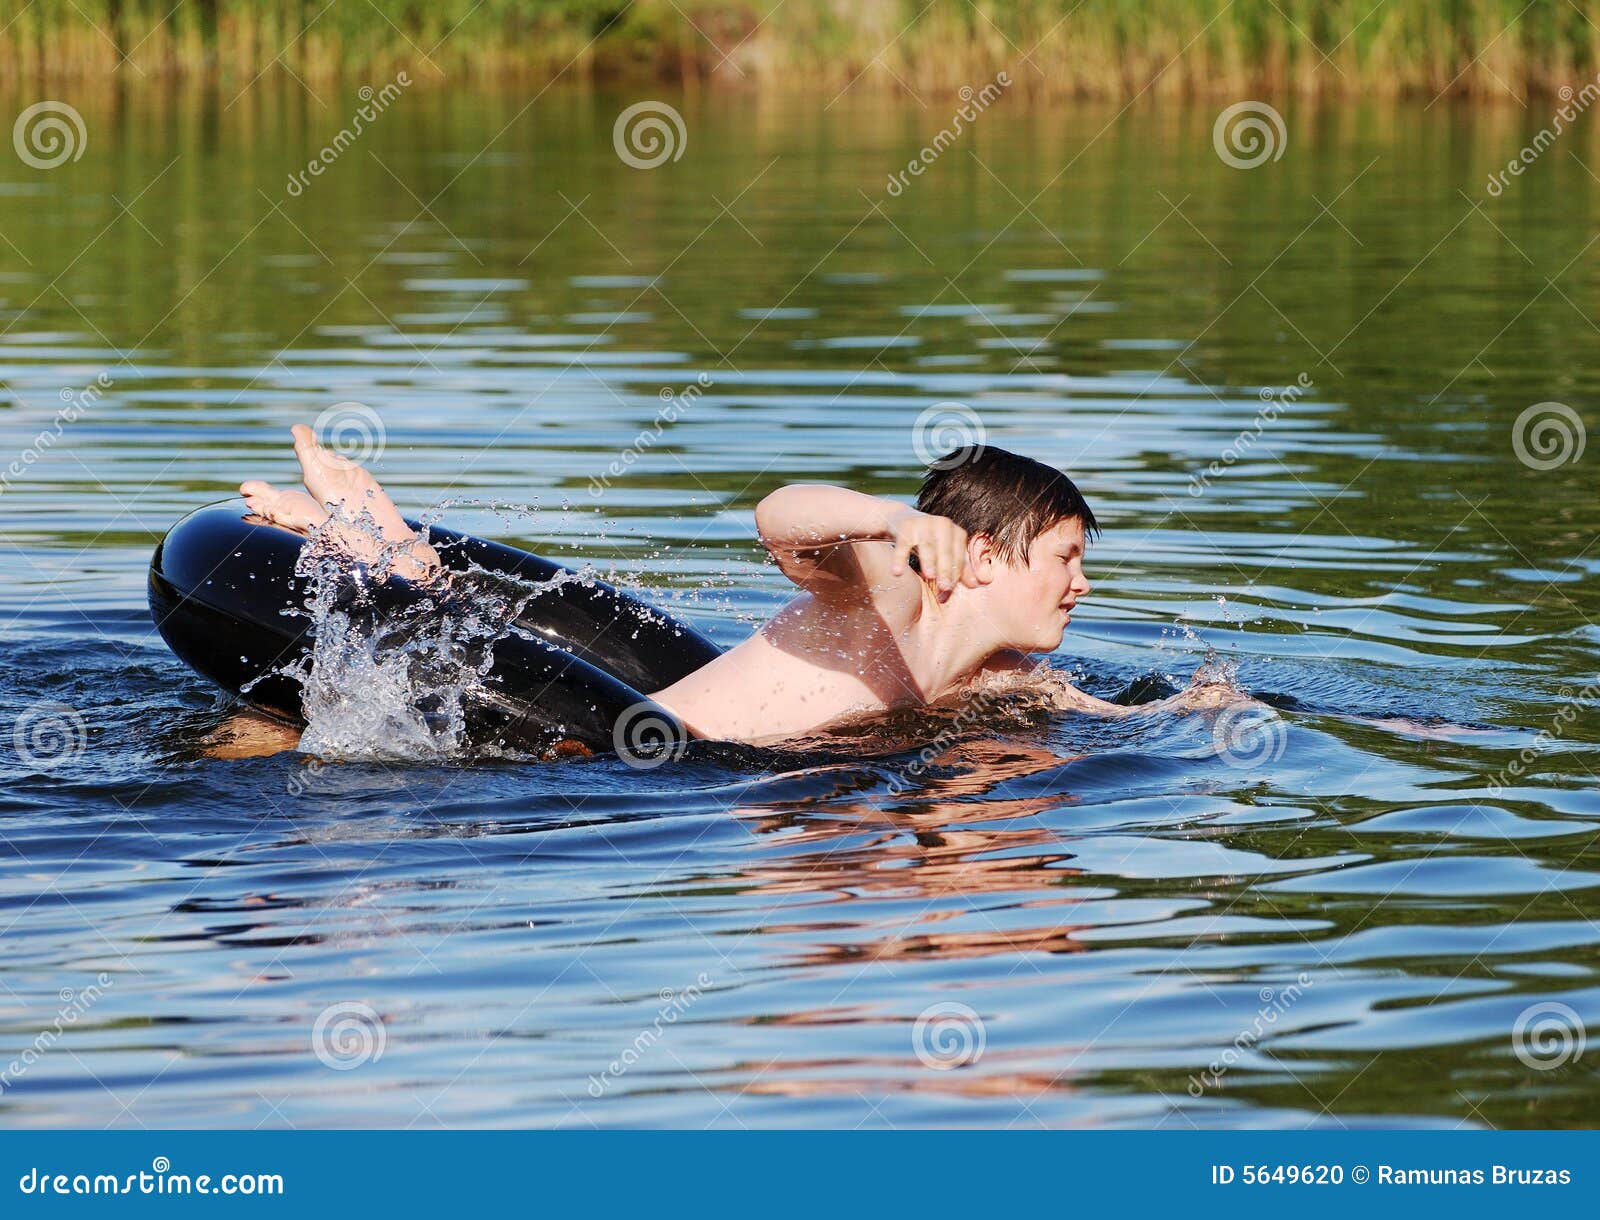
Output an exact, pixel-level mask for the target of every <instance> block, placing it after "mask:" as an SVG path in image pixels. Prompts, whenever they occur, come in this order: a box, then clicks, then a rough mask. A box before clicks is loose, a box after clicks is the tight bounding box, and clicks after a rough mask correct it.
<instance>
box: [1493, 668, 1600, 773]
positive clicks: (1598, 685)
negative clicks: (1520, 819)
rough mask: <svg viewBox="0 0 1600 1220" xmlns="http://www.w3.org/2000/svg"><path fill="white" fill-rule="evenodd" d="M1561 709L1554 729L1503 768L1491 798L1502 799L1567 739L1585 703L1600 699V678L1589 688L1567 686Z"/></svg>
mask: <svg viewBox="0 0 1600 1220" xmlns="http://www.w3.org/2000/svg"><path fill="white" fill-rule="evenodd" d="M1560 694H1561V706H1560V707H1558V708H1557V709H1556V714H1555V717H1554V720H1553V723H1552V726H1551V727H1550V728H1548V729H1540V730H1539V732H1538V734H1537V735H1536V736H1535V737H1534V739H1533V741H1532V743H1530V744H1529V745H1525V746H1523V747H1522V749H1521V750H1519V751H1518V752H1517V756H1516V757H1515V758H1513V759H1512V760H1511V761H1510V762H1509V763H1508V764H1507V765H1506V766H1504V767H1502V768H1501V769H1500V770H1499V771H1498V772H1496V773H1495V775H1494V776H1493V777H1491V778H1490V780H1489V783H1488V791H1489V795H1490V796H1491V797H1495V798H1496V799H1498V798H1499V796H1500V794H1501V793H1502V792H1504V791H1505V790H1506V786H1507V785H1508V784H1510V783H1511V782H1512V781H1514V780H1518V779H1521V778H1522V777H1523V775H1525V774H1526V773H1527V770H1528V767H1529V765H1530V764H1531V763H1532V762H1533V761H1534V759H1536V758H1538V757H1539V755H1541V754H1543V753H1544V752H1545V751H1546V750H1548V749H1549V748H1550V747H1551V746H1552V745H1553V744H1554V743H1555V742H1556V741H1558V740H1559V739H1560V738H1561V737H1562V736H1563V735H1565V733H1566V731H1567V729H1568V727H1569V726H1570V725H1571V724H1572V722H1573V721H1574V720H1576V719H1577V718H1578V714H1579V712H1580V711H1581V710H1582V705H1583V704H1584V703H1593V702H1594V700H1595V699H1596V698H1600V678H1597V679H1596V680H1595V681H1593V682H1590V683H1589V684H1588V685H1586V686H1582V687H1579V688H1578V689H1577V690H1574V689H1573V688H1572V687H1570V686H1563V687H1562V688H1561V691H1560Z"/></svg>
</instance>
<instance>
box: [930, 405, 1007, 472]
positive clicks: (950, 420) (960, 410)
mask: <svg viewBox="0 0 1600 1220" xmlns="http://www.w3.org/2000/svg"><path fill="white" fill-rule="evenodd" d="M988 439H989V433H988V429H986V428H985V427H984V426H983V420H982V419H980V418H979V417H978V413H977V412H976V411H974V410H973V409H972V408H971V407H969V406H967V405H966V403H961V402H936V403H934V404H933V405H932V406H931V407H927V408H925V409H924V410H923V411H922V413H921V414H920V415H918V416H917V419H916V422H915V423H913V424H912V425H911V451H912V452H913V453H915V454H916V455H917V461H919V462H921V463H922V464H923V465H925V466H928V467H931V468H932V469H934V470H949V469H952V468H953V467H956V466H960V465H963V464H964V463H966V462H970V461H972V460H973V459H974V458H976V457H977V456H978V455H979V454H980V453H982V452H983V447H984V445H986V444H987V443H988Z"/></svg>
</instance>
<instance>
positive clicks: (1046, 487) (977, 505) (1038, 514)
mask: <svg viewBox="0 0 1600 1220" xmlns="http://www.w3.org/2000/svg"><path fill="white" fill-rule="evenodd" d="M917 509H918V511H920V512H925V513H932V514H934V515H935V516H939V517H949V518H950V520H952V521H954V522H955V523H956V524H957V525H959V526H960V527H961V528H962V529H964V530H966V531H967V533H968V534H987V535H989V537H990V538H991V539H992V540H993V542H994V547H995V551H996V553H997V554H998V555H999V556H1000V558H1001V559H1003V560H1005V561H1007V562H1009V563H1025V562H1026V561H1027V558H1028V548H1029V547H1030V546H1031V545H1033V540H1034V539H1035V538H1037V537H1038V536H1039V535H1040V534H1042V533H1044V531H1045V530H1047V529H1049V528H1050V527H1051V526H1053V525H1054V524H1055V523H1056V522H1057V521H1061V520H1063V519H1070V518H1076V519H1077V520H1079V521H1081V522H1083V533H1084V537H1085V538H1093V537H1095V536H1096V535H1098V534H1099V532H1100V523H1099V522H1098V521H1096V520H1095V519H1094V510H1092V509H1091V508H1090V507H1089V503H1088V501H1087V500H1085V499H1084V498H1083V493H1082V492H1081V491H1079V490H1078V488H1077V485H1076V484H1074V483H1073V481H1072V480H1071V479H1069V478H1067V476H1066V475H1064V474H1062V473H1061V472H1060V471H1059V470H1057V469H1056V468H1055V467H1054V466H1046V465H1045V464H1044V463H1043V462H1036V461H1034V460H1033V459H1032V458H1027V457H1023V456H1022V455H1021V454H1017V453H1010V452H1008V451H1006V450H1004V449H997V448H996V447H995V446H993V445H963V446H961V447H960V448H958V449H953V450H951V451H950V452H949V453H947V454H945V456H944V457H942V458H940V459H938V460H937V461H936V462H934V463H933V464H932V465H930V466H929V467H928V473H927V474H926V475H924V476H923V479H922V490H921V491H920V492H918V493H917Z"/></svg>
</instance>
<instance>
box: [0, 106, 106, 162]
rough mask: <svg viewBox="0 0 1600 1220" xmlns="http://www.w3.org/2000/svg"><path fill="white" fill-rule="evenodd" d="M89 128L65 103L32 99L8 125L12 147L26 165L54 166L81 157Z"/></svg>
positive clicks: (81, 117)
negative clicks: (15, 119) (33, 101)
mask: <svg viewBox="0 0 1600 1220" xmlns="http://www.w3.org/2000/svg"><path fill="white" fill-rule="evenodd" d="M88 144H89V129H88V128H87V127H85V126H84V124H83V116H82V115H81V114H79V113H78V112H77V110H75V109H74V108H73V107H71V106H69V105H67V103H66V102H35V103H34V104H33V105H31V106H29V107H28V108H27V109H26V110H24V111H23V112H22V113H21V114H19V115H18V116H17V121H16V122H15V123H13V124H12V125H11V146H12V147H13V148H15V149H16V150H17V156H19V157H21V158H22V161H23V163H24V164H25V165H31V166H32V167H33V168H34V169H55V168H56V167H57V166H58V165H65V164H66V163H67V162H68V161H76V160H78V159H79V158H81V157H82V156H83V150H84V149H85V148H86V147H87V146H88Z"/></svg>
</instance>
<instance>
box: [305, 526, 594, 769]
mask: <svg viewBox="0 0 1600 1220" xmlns="http://www.w3.org/2000/svg"><path fill="white" fill-rule="evenodd" d="M352 530H354V531H358V532H359V533H361V534H363V535H365V536H366V538H367V539H369V540H370V541H371V542H372V544H373V548H375V550H376V555H375V557H374V558H371V559H369V560H367V561H365V562H359V561H357V560H356V559H355V558H353V557H352V554H351V550H350V533H349V532H348V531H352ZM421 537H422V540H423V541H424V542H428V543H429V544H430V545H432V544H433V542H434V540H433V539H432V538H430V537H429V534H428V529H427V525H426V523H425V524H424V526H423V534H422V535H421ZM438 545H439V547H440V549H441V550H442V549H444V548H445V547H447V546H448V545H450V544H449V543H445V542H443V541H440V542H439V543H438ZM363 549H365V548H363ZM413 553H414V552H413V544H412V543H409V542H403V543H388V542H385V541H384V540H383V538H382V535H381V533H380V532H379V531H378V528H377V524H376V522H375V521H373V520H372V518H371V516H370V514H368V513H365V512H363V513H362V514H361V515H360V516H358V517H356V518H354V519H352V518H349V517H345V516H342V515H337V516H335V517H333V518H330V519H329V521H328V522H327V523H326V524H324V525H322V526H320V527H318V528H317V529H314V530H313V531H311V533H310V534H309V535H308V538H307V542H306V544H305V546H303V547H302V548H301V552H300V557H299V559H298V561H297V563H296V566H295V572H296V574H297V575H298V576H301V577H303V578H305V579H306V580H307V582H308V584H309V589H310V592H309V594H308V596H307V598H306V601H305V604H304V606H303V607H299V608H295V609H292V610H288V611H285V613H286V614H292V615H300V616H304V617H306V618H307V619H309V622H310V634H311V638H312V648H311V653H310V655H309V656H308V657H306V658H304V660H303V661H302V662H301V663H300V664H299V665H297V666H291V667H287V668H285V669H283V670H281V671H280V672H283V673H285V674H287V675H288V676H290V677H292V678H294V679H295V680H296V681H298V682H299V683H300V685H301V688H302V694H301V705H302V711H303V714H304V715H305V718H306V729H305V732H304V734H303V735H302V737H301V740H300V749H301V751H302V752H305V753H310V754H316V755H318V756H320V757H324V758H341V759H367V760H373V761H385V760H390V761H405V762H438V761H444V760H448V759H457V758H461V757H464V756H468V755H473V754H481V753H491V754H492V753H496V752H499V751H497V750H496V749H495V748H494V747H493V746H491V745H488V744H487V743H483V742H475V741H473V740H472V738H471V737H470V735H469V732H468V727H469V726H468V722H467V714H466V707H467V706H468V704H469V702H470V700H471V698H472V696H473V695H474V694H475V693H476V692H478V691H479V690H480V689H481V686H482V683H483V680H484V677H485V676H486V675H487V674H488V673H489V671H490V669H491V667H492V666H493V664H494V650H495V646H496V645H497V644H498V643H499V642H500V641H501V640H504V639H505V638H507V637H508V636H510V635H512V634H522V635H526V632H524V631H523V630H522V629H521V628H519V627H518V626H517V625H516V620H517V618H518V616H519V615H520V614H521V613H522V612H523V610H524V609H525V608H526V607H527V605H528V603H529V602H530V601H532V600H533V599H534V598H535V597H538V596H539V595H540V594H542V593H545V592H548V591H550V590H552V589H555V588H558V587H559V586H561V585H563V584H566V583H569V582H572V581H581V580H583V579H584V576H583V574H582V573H579V572H561V573H558V574H557V575H555V576H554V577H552V578H551V579H549V580H542V581H534V580H521V579H518V578H515V577H511V576H508V575H506V574H504V573H496V574H494V575H493V577H492V578H490V579H475V578H476V577H479V576H488V574H487V573H484V572H483V570H482V569H481V568H478V567H477V566H476V565H471V564H469V565H468V567H467V568H466V570H453V569H445V570H442V571H441V572H440V574H439V575H438V576H437V577H436V578H434V579H433V580H432V581H429V582H427V583H426V584H425V585H424V584H416V583H408V584H406V585H402V586H400V588H401V589H403V590H404V595H403V596H397V595H396V586H393V585H386V582H388V580H389V578H390V576H391V575H392V574H393V572H394V568H395V564H396V563H397V562H398V561H400V560H401V559H403V558H406V557H409V556H411V555H412V554H413ZM380 590H381V591H382V594H383V595H382V596H381V597H380V596H379V593H380Z"/></svg>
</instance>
